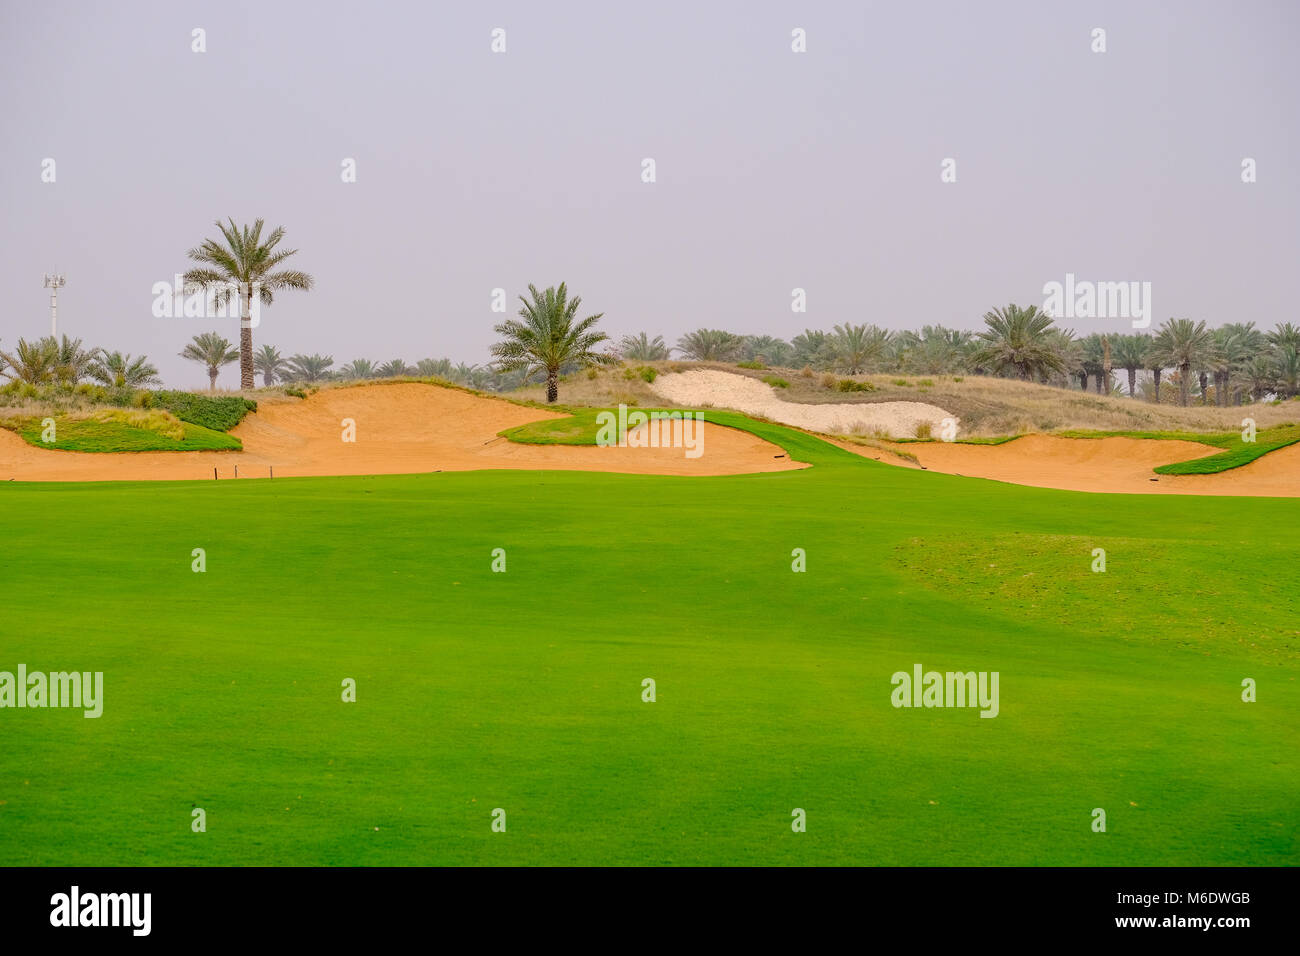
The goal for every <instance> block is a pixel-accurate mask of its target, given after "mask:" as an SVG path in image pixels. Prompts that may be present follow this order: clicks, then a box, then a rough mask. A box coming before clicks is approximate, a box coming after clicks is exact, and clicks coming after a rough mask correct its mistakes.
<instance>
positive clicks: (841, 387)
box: [835, 378, 876, 392]
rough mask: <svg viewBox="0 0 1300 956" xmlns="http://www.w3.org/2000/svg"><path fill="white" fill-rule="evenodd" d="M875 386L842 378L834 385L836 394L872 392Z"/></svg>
mask: <svg viewBox="0 0 1300 956" xmlns="http://www.w3.org/2000/svg"><path fill="white" fill-rule="evenodd" d="M875 390H876V386H874V385H872V384H871V383H870V382H859V381H857V380H856V379H852V378H842V379H840V380H839V381H837V382H836V383H835V391H837V392H874V391H875Z"/></svg>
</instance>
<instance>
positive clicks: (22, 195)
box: [0, 0, 1300, 386]
mask: <svg viewBox="0 0 1300 956" xmlns="http://www.w3.org/2000/svg"><path fill="white" fill-rule="evenodd" d="M195 27H201V28H203V29H204V30H205V31H206V43H207V52H205V53H202V54H198V53H193V52H191V31H192V30H193V29H194V28H195ZM495 27H502V28H504V29H505V30H506V44H507V52H505V53H504V54H494V53H492V52H491V48H490V47H491V31H492V30H493V28H495ZM796 27H800V28H803V29H804V30H806V31H807V48H808V49H807V52H806V53H803V54H797V53H794V52H792V51H791V31H792V30H793V29H794V28H796ZM1095 27H1102V28H1104V29H1105V30H1106V44H1107V51H1106V52H1105V53H1093V52H1092V50H1091V44H1092V39H1091V31H1092V29H1093V28H1095ZM1298 39H1300V4H1298V3H1295V2H1291V0H1280V2H1257V0H1246V2H1218V3H1196V2H1182V0H1179V2H1172V0H1171V2H1166V3H1155V2H1140V0H1139V2H1133V0H1128V2H1117V3H1084V2H1078V3H1071V2H1051V3H1047V2H1042V0H1030V2H1023V3H1021V2H991V3H972V2H952V3H918V2H898V3H874V4H870V5H866V4H860V3H849V2H844V3H807V2H789V3H751V2H745V3H741V2H735V3H710V2H682V3H676V2H655V3H650V4H637V5H633V4H625V3H608V2H606V3H554V2H538V0H533V2H528V3H485V4H478V3H464V4H455V5H453V4H444V3H415V2H411V3H403V2H387V3H385V2H376V3H333V2H317V3H306V2H292V3H290V2H274V0H270V2H267V0H262V2H221V3H178V2H158V3H142V2H125V3H113V4H105V3H90V2H79V3H78V2H65V0H41V2H39V3H38V2H21V3H20V2H16V0H3V14H2V15H0V97H2V99H3V111H4V122H3V130H4V135H3V140H2V142H0V204H2V205H3V208H4V229H3V235H2V236H0V287H2V288H3V289H4V291H5V293H6V301H7V303H8V307H7V308H6V309H4V310H3V313H2V314H0V348H5V349H9V348H12V346H13V344H14V342H15V340H16V339H17V338H18V337H19V336H26V337H29V338H30V337H36V336H39V335H43V334H47V333H48V330H49V311H48V293H47V292H46V291H45V290H44V289H42V287H41V281H42V276H43V274H44V273H45V272H47V271H50V270H52V269H53V268H55V267H56V266H57V267H58V268H59V269H60V270H61V271H62V272H64V273H66V275H67V277H68V285H67V287H66V288H65V289H64V290H62V292H61V294H60V299H59V313H60V316H59V318H60V323H59V324H60V331H66V332H67V333H69V334H71V335H74V336H80V337H82V338H83V339H85V340H86V341H87V343H89V344H94V345H103V346H106V347H109V348H113V349H121V350H123V351H130V352H132V353H140V352H144V353H147V354H148V355H149V356H150V358H151V359H153V360H154V362H155V363H156V364H157V365H158V366H159V368H160V369H161V371H162V373H163V375H164V377H165V379H166V380H167V382H168V384H171V385H177V386H199V385H206V376H205V375H204V373H203V371H202V369H200V368H199V367H197V366H195V365H193V364H192V363H189V362H185V361H184V360H182V359H180V358H178V357H177V354H176V353H177V352H179V351H180V349H181V347H182V346H183V345H184V343H185V342H186V341H188V340H189V338H190V336H192V335H193V334H195V333H196V332H201V331H208V330H211V329H212V328H217V329H219V330H220V331H222V332H223V333H224V334H226V335H227V337H228V338H231V339H232V340H236V339H237V335H238V328H237V322H235V321H228V322H225V323H218V322H213V321H211V320H196V319H165V318H164V319H159V318H154V317H153V316H152V314H151V304H152V295H151V293H150V289H151V287H152V286H153V284H154V283H155V282H158V281H170V279H171V277H172V276H173V274H174V273H176V272H178V271H184V269H185V268H186V267H187V259H186V257H185V252H186V250H187V249H189V248H191V247H192V246H195V245H197V244H198V243H199V242H200V241H201V240H202V239H203V238H205V237H207V236H209V235H214V234H215V233H216V230H215V229H214V228H213V226H212V222H213V220H214V219H217V218H219V217H220V218H224V217H226V216H233V217H234V218H235V219H236V220H237V221H251V220H253V219H254V218H256V217H259V216H260V217H263V218H265V219H266V220H267V221H268V225H276V224H280V225H283V226H284V227H285V228H286V229H287V231H288V237H287V244H288V245H290V246H292V247H296V248H298V249H299V250H301V251H300V252H299V254H298V255H297V256H296V257H295V259H294V263H295V264H296V265H297V266H298V267H300V268H302V269H305V270H307V271H308V272H310V273H312V275H314V276H315V278H316V282H317V285H316V288H315V289H314V290H313V291H311V292H308V293H287V294H285V295H284V296H283V297H282V298H281V299H279V300H278V301H277V302H276V303H275V304H274V305H273V306H272V307H270V308H269V309H266V310H265V311H264V313H263V316H262V322H261V326H260V327H259V328H258V329H257V330H256V331H255V333H254V344H255V345H260V344H262V343H271V344H273V345H276V346H277V347H279V348H280V349H281V350H282V351H283V352H285V353H291V352H299V351H303V352H317V351H319V352H324V353H328V354H332V355H333V356H334V358H335V360H336V362H337V363H339V364H342V363H343V362H346V361H348V360H350V359H352V358H356V357H366V358H371V359H375V360H386V359H389V358H393V357H398V356H400V357H402V358H405V359H406V360H407V361H414V360H416V359H419V358H422V357H438V356H443V355H446V356H450V357H452V358H455V359H460V360H465V361H473V362H483V361H486V360H487V357H488V356H487V347H488V345H489V344H490V343H491V342H492V341H493V340H494V338H495V336H494V335H493V333H492V326H493V324H494V323H495V322H498V321H500V320H501V319H502V316H501V315H499V314H494V313H493V312H491V311H490V305H491V298H490V297H491V291H492V289H493V288H495V287H503V288H504V289H505V290H506V292H507V294H508V296H509V302H510V309H509V313H510V314H511V315H513V313H514V312H515V310H516V308H517V299H516V297H517V296H518V295H519V294H520V293H521V292H523V291H525V289H526V287H527V284H528V283H529V282H533V283H536V284H537V285H539V286H544V285H548V284H553V283H556V282H559V281H560V280H562V279H563V280H566V281H567V282H568V283H569V285H570V287H571V289H573V290H574V291H575V292H577V293H579V294H581V295H582V297H583V300H584V303H585V305H586V306H589V307H590V311H593V312H595V311H600V312H604V313H605V316H606V318H605V321H604V323H603V327H604V328H605V330H606V331H607V332H609V333H610V334H611V335H614V336H615V337H617V336H618V335H621V334H623V333H627V332H634V331H640V330H643V329H644V330H647V331H649V332H651V334H655V333H658V334H662V335H664V337H665V338H666V339H667V340H668V341H669V342H670V343H671V342H673V341H675V340H676V338H677V337H678V336H679V335H680V334H682V333H683V332H685V331H688V330H690V329H693V328H698V327H701V326H708V327H724V328H730V329H732V330H735V331H740V332H754V333H767V334H772V335H779V336H783V337H787V338H788V337H790V336H792V335H795V334H797V333H798V332H800V331H801V330H802V329H803V328H805V327H814V328H830V327H831V326H832V325H834V324H836V323H842V322H855V323H857V322H875V323H877V324H880V325H883V326H887V327H890V328H904V327H919V326H920V325H922V324H925V323H943V324H947V325H953V326H959V327H964V328H975V327H977V326H979V325H980V324H981V323H980V317H981V315H982V314H983V313H984V312H985V311H987V310H988V309H989V308H992V307H994V306H1000V305H1005V304H1007V303H1008V302H1011V301H1016V302H1019V303H1021V304H1031V303H1040V302H1041V301H1042V292H1041V290H1042V286H1043V284H1044V283H1045V282H1049V281H1052V280H1057V281H1060V280H1063V279H1064V277H1065V274H1066V273H1067V272H1073V273H1075V274H1076V275H1078V276H1079V277H1080V278H1086V279H1093V280H1106V281H1119V280H1145V281H1150V282H1151V283H1152V286H1153V298H1154V303H1155V311H1156V321H1157V322H1159V321H1160V320H1163V319H1165V318H1168V317H1169V316H1171V315H1177V316H1189V317H1192V318H1196V319H1206V320H1207V321H1209V322H1210V323H1211V324H1216V325H1217V324H1219V323H1222V322H1225V321H1245V320H1252V319H1253V320H1255V321H1256V322H1258V323H1259V324H1260V325H1263V326H1272V325H1273V324H1274V323H1275V322H1278V321H1300V316H1297V314H1296V312H1295V310H1294V307H1293V306H1294V302H1295V296H1294V294H1293V290H1292V289H1291V288H1290V286H1291V283H1292V282H1293V281H1294V277H1295V275H1296V273H1297V268H1296V265H1297V261H1298V260H1300V228H1298V223H1300V198H1298V197H1300V190H1298V189H1297V175H1300V134H1298V132H1297V125H1298V124H1300V66H1298V65H1297V62H1298V59H1300V58H1298V57H1297V55H1296V52H1295V50H1296V46H1297V40H1298ZM47 157H49V158H53V159H54V160H55V161H56V164H57V165H56V173H57V181H56V182H54V183H52V184H51V183H43V182H42V181H41V171H42V165H41V164H42V160H43V159H45V158H47ZM345 157H352V158H355V160H356V163H357V182H356V183H344V182H342V181H341V176H340V172H341V165H340V164H341V162H342V161H343V159H344V158H345ZM645 157H651V158H653V159H654V160H655V162H656V165H657V182H655V183H653V184H646V183H643V182H642V181H641V161H642V159H643V158H645ZM946 157H952V158H954V159H956V161H957V182H956V183H948V184H945V183H941V182H940V163H941V161H942V160H943V159H944V158H946ZM1244 157H1252V158H1254V159H1255V160H1256V161H1257V164H1258V182H1256V183H1253V184H1243V183H1242V182H1241V162H1242V159H1243V158H1244ZM795 287H801V288H804V289H805V290H807V301H808V311H807V312H806V313H805V314H796V313H793V312H792V311H791V308H790V303H791V290H792V289H793V288H795ZM1068 324H1071V325H1073V326H1074V327H1075V328H1076V330H1077V331H1078V332H1080V333H1087V332H1092V331H1098V330H1102V329H1103V328H1106V329H1116V328H1123V329H1125V330H1127V328H1128V324H1127V323H1126V322H1123V321H1116V320H1076V321H1072V322H1070V323H1068ZM237 381H238V371H237V366H232V367H231V368H229V369H227V370H226V371H225V372H223V375H222V382H221V384H225V385H235V384H236V383H237Z"/></svg>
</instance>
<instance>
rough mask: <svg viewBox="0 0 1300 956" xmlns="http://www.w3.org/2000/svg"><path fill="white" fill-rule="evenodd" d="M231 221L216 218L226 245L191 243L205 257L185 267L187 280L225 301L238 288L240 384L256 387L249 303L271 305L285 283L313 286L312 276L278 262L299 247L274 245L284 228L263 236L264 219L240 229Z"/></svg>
mask: <svg viewBox="0 0 1300 956" xmlns="http://www.w3.org/2000/svg"><path fill="white" fill-rule="evenodd" d="M229 223H230V225H229V227H227V226H224V225H222V224H221V222H220V221H218V222H217V223H216V226H217V228H218V229H220V230H221V236H222V238H223V239H224V240H225V245H222V244H221V243H220V242H217V241H215V240H213V239H205V240H203V244H202V245H201V246H199V247H198V248H196V249H191V250H190V251H189V253H188V255H189V257H190V258H191V259H193V260H194V261H195V262H199V263H202V265H201V266H200V267H198V268H195V269H191V270H189V271H188V272H186V273H185V283H186V285H187V286H190V287H193V286H197V287H199V288H201V289H206V290H208V291H209V292H215V293H216V301H218V302H220V303H221V304H223V305H225V304H226V303H228V302H229V301H230V298H231V293H232V292H233V291H234V290H235V289H237V290H238V293H239V303H240V316H239V318H240V323H239V387H240V388H252V387H253V372H254V365H253V326H252V316H251V309H252V306H253V304H254V303H256V304H257V305H258V306H259V307H260V306H261V305H262V304H265V305H270V304H271V303H272V302H273V301H274V299H275V293H277V292H280V291H281V290H283V289H310V288H311V287H312V284H313V281H314V280H313V279H312V277H311V276H309V275H308V274H307V273H305V272H299V271H298V270H296V269H280V270H278V271H277V269H276V267H277V266H279V265H280V263H282V262H284V260H285V259H288V258H289V257H290V256H291V255H293V254H294V253H296V252H297V251H298V250H297V249H281V250H279V251H277V250H276V248H275V247H276V246H277V245H279V243H280V240H281V239H283V238H284V228H283V227H278V226H277V227H276V228H275V229H274V230H272V232H271V234H270V235H269V236H267V237H266V240H265V241H263V240H262V225H263V220H261V219H258V220H256V221H255V222H254V223H253V225H252V226H251V227H249V226H244V227H243V228H242V229H241V228H239V227H238V226H236V225H235V220H234V219H231V220H229Z"/></svg>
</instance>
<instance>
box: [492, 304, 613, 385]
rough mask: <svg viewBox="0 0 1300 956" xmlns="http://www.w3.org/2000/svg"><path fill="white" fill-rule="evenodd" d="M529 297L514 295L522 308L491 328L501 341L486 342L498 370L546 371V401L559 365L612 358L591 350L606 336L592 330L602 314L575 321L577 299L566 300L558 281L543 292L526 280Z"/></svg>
mask: <svg viewBox="0 0 1300 956" xmlns="http://www.w3.org/2000/svg"><path fill="white" fill-rule="evenodd" d="M528 294H529V295H530V296H532V301H529V300H528V299H525V298H524V297H523V296H520V297H519V301H520V302H522V303H523V308H522V309H520V310H519V317H520V318H522V319H523V321H522V322H520V321H518V320H517V319H507V320H506V321H505V322H502V323H501V324H500V325H498V326H496V329H495V331H496V333H497V334H498V335H502V336H504V337H505V338H504V340H503V341H500V342H497V343H496V344H494V345H493V346H492V349H491V351H492V355H493V356H495V357H496V359H497V368H498V369H500V370H501V371H503V372H511V371H518V370H526V371H528V372H530V373H531V372H538V371H543V372H545V373H546V401H547V402H554V401H555V400H556V398H558V397H559V390H560V367H561V366H564V365H577V366H578V367H586V366H589V365H612V364H614V363H615V362H617V361H618V360H617V359H616V358H614V357H613V356H612V355H609V354H606V353H598V352H595V351H593V350H594V349H595V347H596V346H597V345H599V344H600V343H601V342H605V341H608V340H609V336H607V335H606V334H605V333H604V332H597V331H594V327H595V325H596V323H597V322H599V321H600V320H601V318H602V317H603V316H604V313H603V312H598V313H596V314H595V315H589V316H587V317H586V318H585V319H581V320H578V319H577V314H578V309H579V308H580V307H581V306H582V297H581V296H574V297H573V299H572V300H570V299H569V297H568V295H569V292H568V289H567V288H566V286H565V284H564V283H563V282H561V283H560V285H559V287H558V288H557V287H555V286H552V287H551V288H549V289H547V290H546V291H545V292H538V291H537V287H536V286H534V285H532V284H529V286H528Z"/></svg>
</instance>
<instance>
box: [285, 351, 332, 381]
mask: <svg viewBox="0 0 1300 956" xmlns="http://www.w3.org/2000/svg"><path fill="white" fill-rule="evenodd" d="M333 364H334V356H332V355H320V354H312V355H295V356H293V357H291V358H290V359H289V375H290V377H291V378H292V379H293V381H295V382H319V381H320V380H321V379H323V378H324V377H325V376H326V375H327V374H328V372H329V367H330V366H331V365H333Z"/></svg>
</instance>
